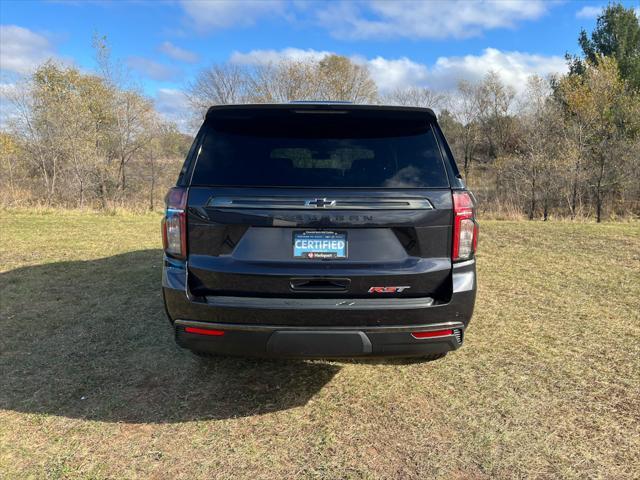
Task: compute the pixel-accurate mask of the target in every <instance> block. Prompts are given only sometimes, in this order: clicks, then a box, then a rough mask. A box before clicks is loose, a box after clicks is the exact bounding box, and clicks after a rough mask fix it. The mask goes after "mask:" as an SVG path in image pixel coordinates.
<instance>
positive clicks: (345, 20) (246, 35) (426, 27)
mask: <svg viewBox="0 0 640 480" xmlns="http://www.w3.org/2000/svg"><path fill="white" fill-rule="evenodd" d="M623 3H624V4H625V5H627V6H632V7H634V8H639V11H640V1H625V2H623ZM603 4H604V2H598V1H593V2H591V1H585V2H578V1H543V0H528V1H516V0H514V1H486V2H485V1H470V0H465V1H455V0H452V1H448V2H444V1H436V0H434V1H430V2H414V1H396V2H392V1H375V0H373V1H361V2H348V1H341V0H336V1H333V2H320V1H305V0H298V1H296V0H291V1H287V0H249V1H240V0H238V1H223V0H219V1H204V0H183V1H180V0H176V1H156V2H151V1H140V0H138V1H131V2H129V1H124V0H119V1H118V0H113V1H108V0H102V1H80V0H78V1H47V2H39V1H29V0H0V24H1V25H2V31H1V36H0V54H1V55H0V86H1V87H2V90H0V93H2V92H6V91H7V90H8V89H10V88H11V85H12V84H13V83H15V81H16V80H17V79H19V77H20V76H22V75H25V74H28V72H29V71H31V70H32V69H33V67H34V66H35V65H37V64H38V63H39V62H41V61H43V60H44V59H46V58H49V57H52V58H56V59H59V60H60V61H62V62H66V63H71V64H75V65H77V66H78V67H80V68H82V69H85V70H91V69H93V68H94V67H95V64H94V61H93V52H92V49H91V38H92V35H93V33H94V32H98V33H100V34H104V35H106V36H107V37H108V39H109V42H110V44H111V46H112V51H113V55H114V57H116V58H117V59H119V60H120V61H122V63H123V64H124V65H126V66H127V67H128V68H129V69H130V71H131V74H132V77H133V78H135V79H136V82H137V83H138V84H139V85H140V86H141V88H142V89H143V90H144V91H145V93H146V94H147V95H149V96H150V97H152V98H154V99H155V101H156V104H157V107H158V109H159V110H160V111H162V112H163V113H164V114H165V115H166V116H167V117H169V118H172V119H175V120H178V121H180V120H181V118H183V117H184V115H185V113H184V111H185V99H184V95H183V94H182V91H183V89H184V87H185V85H186V84H187V83H188V82H189V81H190V80H191V79H192V78H193V77H194V75H195V74H196V73H197V72H198V71H199V70H200V69H202V68H204V67H206V66H207V65H210V64H211V63H213V62H225V61H233V62H236V63H243V64H255V63H258V62H264V61H266V60H269V59H277V58H280V57H282V56H288V57H293V58H300V57H312V58H319V57H321V56H322V55H325V54H326V53H327V52H335V53H339V54H342V55H346V56H349V57H351V58H353V59H354V60H355V61H358V62H362V63H364V64H367V66H368V67H369V69H370V71H371V73H372V75H373V77H374V79H375V80H376V82H377V84H378V87H379V89H380V90H381V91H382V92H385V91H389V90H392V89H394V88H397V87H402V86H406V85H420V86H427V87H430V88H432V89H435V90H447V89H450V88H452V87H453V86H455V83H456V82H457V80H459V79H460V78H466V79H469V80H477V79H479V78H481V77H482V76H483V75H484V74H485V73H486V72H487V71H488V70H495V71H497V72H498V73H499V74H500V75H501V76H502V78H503V80H504V81H505V82H507V83H509V84H511V85H513V86H514V88H516V89H519V88H522V85H523V84H524V81H525V80H526V76H527V75H530V74H532V73H539V74H541V75H547V74H549V73H554V72H558V71H563V70H564V68H565V66H564V60H563V55H564V54H565V52H569V53H576V52H577V51H578V46H577V36H578V33H579V31H580V29H581V28H585V29H587V30H591V29H592V28H593V27H594V25H595V18H596V16H597V14H598V12H599V11H600V10H601V8H602V5H603ZM3 105H5V103H4V102H3ZM3 108H4V107H3Z"/></svg>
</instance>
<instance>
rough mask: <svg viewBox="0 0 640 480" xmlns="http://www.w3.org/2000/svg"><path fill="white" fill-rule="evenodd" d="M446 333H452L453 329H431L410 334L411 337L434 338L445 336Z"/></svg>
mask: <svg viewBox="0 0 640 480" xmlns="http://www.w3.org/2000/svg"><path fill="white" fill-rule="evenodd" d="M447 335H453V329H447V330H432V331H430V332H413V333H412V334H411V336H412V337H413V338H434V337H446V336H447Z"/></svg>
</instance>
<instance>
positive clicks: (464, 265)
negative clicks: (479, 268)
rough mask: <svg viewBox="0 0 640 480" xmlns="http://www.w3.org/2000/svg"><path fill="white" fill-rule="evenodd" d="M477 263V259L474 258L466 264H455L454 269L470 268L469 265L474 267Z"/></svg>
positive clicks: (465, 262)
mask: <svg viewBox="0 0 640 480" xmlns="http://www.w3.org/2000/svg"><path fill="white" fill-rule="evenodd" d="M475 261H476V259H475V258H472V259H471V260H466V261H464V262H458V263H454V264H453V268H462V267H468V266H469V265H473V264H474V263H475Z"/></svg>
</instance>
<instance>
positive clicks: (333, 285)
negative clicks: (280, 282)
mask: <svg viewBox="0 0 640 480" xmlns="http://www.w3.org/2000/svg"><path fill="white" fill-rule="evenodd" d="M350 283H351V280H350V279H348V278H292V279H291V282H290V285H291V290H294V291H296V292H341V291H346V290H347V289H348V288H349V284H350Z"/></svg>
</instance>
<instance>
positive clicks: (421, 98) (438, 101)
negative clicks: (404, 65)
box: [381, 87, 447, 110]
mask: <svg viewBox="0 0 640 480" xmlns="http://www.w3.org/2000/svg"><path fill="white" fill-rule="evenodd" d="M381 101H382V103H386V104H389V105H407V106H415V107H427V108H432V109H434V110H440V109H441V108H443V107H445V105H446V103H447V96H446V95H445V94H444V93H439V92H434V91H433V90H430V89H428V88H425V87H407V88H396V89H395V90H393V91H392V92H390V93H388V94H386V95H384V96H383V97H382V99H381Z"/></svg>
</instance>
